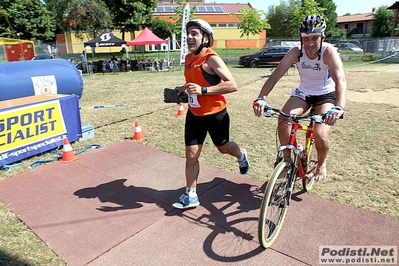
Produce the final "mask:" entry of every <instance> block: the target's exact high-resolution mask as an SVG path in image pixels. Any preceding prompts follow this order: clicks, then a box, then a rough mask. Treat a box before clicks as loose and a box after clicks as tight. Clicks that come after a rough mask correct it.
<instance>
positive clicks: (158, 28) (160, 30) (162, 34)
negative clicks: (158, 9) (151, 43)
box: [150, 17, 173, 39]
mask: <svg viewBox="0 0 399 266" xmlns="http://www.w3.org/2000/svg"><path fill="white" fill-rule="evenodd" d="M150 28H151V31H152V32H153V33H154V34H155V35H157V36H158V37H159V38H161V39H167V38H169V37H171V36H172V35H173V32H172V29H173V24H172V23H170V22H169V21H165V20H163V19H160V18H158V17H156V18H154V19H153V20H152V22H151V27H150Z"/></svg>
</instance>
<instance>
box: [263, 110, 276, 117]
mask: <svg viewBox="0 0 399 266" xmlns="http://www.w3.org/2000/svg"><path fill="white" fill-rule="evenodd" d="M275 113H276V112H275V111H273V110H272V109H268V110H267V111H266V112H265V114H264V116H266V117H271V116H273V115H274V114H275Z"/></svg>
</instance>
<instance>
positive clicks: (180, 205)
mask: <svg viewBox="0 0 399 266" xmlns="http://www.w3.org/2000/svg"><path fill="white" fill-rule="evenodd" d="M198 205H200V203H199V200H198V196H195V198H192V197H189V196H188V195H187V194H186V193H184V194H183V195H181V196H180V199H179V202H175V203H173V205H172V206H173V207H175V208H176V209H181V210H184V209H188V208H194V207H197V206H198Z"/></svg>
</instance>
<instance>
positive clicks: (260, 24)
mask: <svg viewBox="0 0 399 266" xmlns="http://www.w3.org/2000/svg"><path fill="white" fill-rule="evenodd" d="M233 15H235V16H236V17H237V18H238V19H239V20H240V21H241V22H240V23H238V29H240V30H241V31H240V32H241V36H240V37H242V36H244V35H245V36H247V38H248V37H249V35H250V34H253V35H255V34H259V33H261V32H262V31H263V30H265V29H270V25H269V23H268V22H267V19H266V13H265V12H264V11H262V10H258V9H256V8H245V7H242V6H241V7H240V9H239V10H238V13H237V14H233Z"/></svg>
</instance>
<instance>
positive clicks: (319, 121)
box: [312, 115, 325, 124]
mask: <svg viewBox="0 0 399 266" xmlns="http://www.w3.org/2000/svg"><path fill="white" fill-rule="evenodd" d="M312 118H313V120H314V122H315V123H317V124H323V123H324V118H325V117H324V115H314V116H313V117H312Z"/></svg>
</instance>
